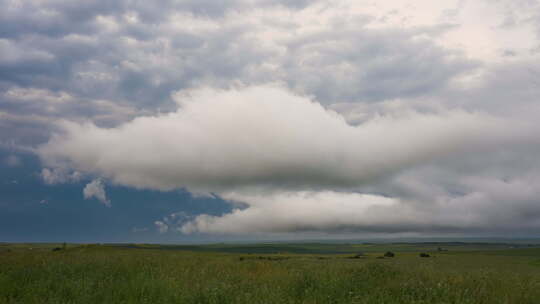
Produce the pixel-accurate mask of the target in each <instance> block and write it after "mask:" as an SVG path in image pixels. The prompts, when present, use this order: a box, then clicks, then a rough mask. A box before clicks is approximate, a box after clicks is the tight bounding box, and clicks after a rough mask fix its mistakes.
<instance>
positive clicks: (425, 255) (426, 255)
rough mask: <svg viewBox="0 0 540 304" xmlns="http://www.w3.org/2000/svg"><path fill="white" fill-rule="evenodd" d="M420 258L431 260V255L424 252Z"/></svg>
mask: <svg viewBox="0 0 540 304" xmlns="http://www.w3.org/2000/svg"><path fill="white" fill-rule="evenodd" d="M420 257H421V258H429V257H430V256H429V254H427V253H425V252H422V253H420Z"/></svg>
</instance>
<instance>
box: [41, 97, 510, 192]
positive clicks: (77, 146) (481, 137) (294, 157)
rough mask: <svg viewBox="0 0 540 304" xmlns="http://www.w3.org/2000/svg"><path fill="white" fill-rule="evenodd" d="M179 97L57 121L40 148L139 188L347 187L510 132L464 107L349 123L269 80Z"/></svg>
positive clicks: (46, 155)
mask: <svg viewBox="0 0 540 304" xmlns="http://www.w3.org/2000/svg"><path fill="white" fill-rule="evenodd" d="M176 98H177V100H178V102H179V109H178V110H177V111H176V112H173V113H169V114H165V115H160V116H150V117H139V118H136V119H134V120H133V121H131V122H128V123H125V124H123V125H120V126H118V127H116V128H108V129H107V128H99V127H96V126H95V125H93V124H92V123H85V124H79V123H73V122H63V123H62V127H63V130H64V133H62V134H58V135H55V136H54V137H52V139H51V140H50V141H49V142H48V143H47V144H45V145H43V146H41V147H40V148H39V149H38V153H39V155H40V156H41V157H42V159H43V161H44V163H45V164H48V165H51V166H53V167H54V166H60V167H70V168H71V169H73V170H77V171H81V172H88V173H93V174H96V175H100V176H103V177H106V178H108V179H110V180H111V181H112V182H114V183H118V184H122V185H128V186H134V187H138V188H149V189H160V190H171V189H175V188H182V187H185V188H187V189H188V190H190V191H195V192H221V191H225V190H231V189H236V188H245V187H248V186H250V187H251V186H253V187H257V186H263V187H268V186H271V187H276V188H292V189H302V188H311V189H318V188H327V187H332V188H350V187H354V186H358V185H362V184H364V183H368V182H372V181H373V180H374V179H377V178H381V177H383V176H384V175H385V174H391V173H393V172H396V171H398V170H401V169H404V168H407V167H409V166H413V165H415V164H418V163H421V162H425V161H428V160H431V159H433V158H437V157H441V156H445V155H448V154H451V153H452V152H456V151H460V150H467V149H475V148H478V147H482V146H483V145H485V144H487V143H489V142H490V141H493V140H494V139H499V138H506V137H507V136H509V135H510V134H511V132H510V131H504V133H502V132H503V130H502V128H500V127H499V126H500V122H499V121H497V120H496V119H494V118H491V117H489V116H486V115H483V114H480V113H468V112H463V111H443V112H441V113H418V112H414V111H410V112H407V113H401V114H400V115H397V116H396V115H389V116H375V117H372V119H370V120H368V121H366V122H364V123H362V124H360V125H356V126H353V125H349V124H348V123H347V122H346V121H345V119H344V118H343V117H342V116H340V115H339V114H337V113H335V112H332V111H328V110H326V109H324V108H323V107H322V106H321V105H320V104H318V103H316V102H314V101H311V100H310V99H308V98H306V97H302V96H298V95H295V94H293V93H290V92H288V91H287V90H284V89H280V88H277V87H270V86H264V87H248V88H241V89H237V90H229V91H221V90H212V89H203V90H196V91H192V92H191V94H189V95H188V94H179V95H177V97H176ZM497 132H501V133H497ZM493 134H497V135H496V136H493Z"/></svg>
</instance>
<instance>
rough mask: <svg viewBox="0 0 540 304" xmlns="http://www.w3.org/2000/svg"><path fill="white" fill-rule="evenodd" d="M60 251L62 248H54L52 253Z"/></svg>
mask: <svg viewBox="0 0 540 304" xmlns="http://www.w3.org/2000/svg"><path fill="white" fill-rule="evenodd" d="M60 250H62V248H60V247H55V248H53V250H52V251H60Z"/></svg>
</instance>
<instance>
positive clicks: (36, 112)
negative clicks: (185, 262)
mask: <svg viewBox="0 0 540 304" xmlns="http://www.w3.org/2000/svg"><path fill="white" fill-rule="evenodd" d="M0 6H1V7H2V10H1V11H0V241H6V242H47V241H49V242H63V241H68V242H156V243H159V242H179V243H181V242H221V241H230V240H300V239H362V238H364V239H366V238H400V237H488V236H489V237H537V236H538V235H539V234H540V158H539V157H538V155H540V136H539V134H540V124H539V123H538V122H539V117H540V100H539V97H540V2H539V1H535V0H496V1H494V0H489V1H488V0H474V1H472V0H469V1H467V0H455V1H454V0H444V1H431V0H415V1H412V0H396V1H367V0H365V1H364V0H356V1H353V0H336V1H328V0H221V1H211V0H163V1H160V2H159V4H158V3H156V2H151V1H137V0H119V1H91V0H88V1H86V0H84V1H83V0H80V1H67V0H25V1H22V0H0Z"/></svg>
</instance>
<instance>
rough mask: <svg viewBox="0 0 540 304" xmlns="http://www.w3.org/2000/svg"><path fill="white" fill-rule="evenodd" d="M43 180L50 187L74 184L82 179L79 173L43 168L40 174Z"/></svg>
mask: <svg viewBox="0 0 540 304" xmlns="http://www.w3.org/2000/svg"><path fill="white" fill-rule="evenodd" d="M40 176H41V178H42V179H43V181H44V182H45V184H48V185H55V184H64V183H74V182H78V181H79V180H80V179H81V178H82V174H81V173H80V172H78V171H70V170H68V169H65V168H53V169H49V168H43V169H42V170H41V174H40Z"/></svg>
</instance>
